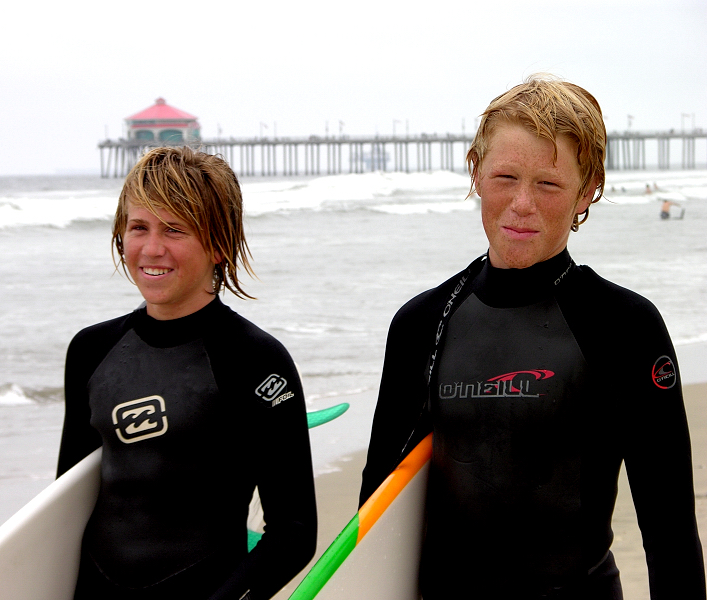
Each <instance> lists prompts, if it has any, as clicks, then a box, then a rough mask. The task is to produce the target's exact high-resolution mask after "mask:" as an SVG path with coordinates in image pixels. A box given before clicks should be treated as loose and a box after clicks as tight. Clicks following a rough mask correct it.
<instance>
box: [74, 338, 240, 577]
mask: <svg viewBox="0 0 707 600" xmlns="http://www.w3.org/2000/svg"><path fill="white" fill-rule="evenodd" d="M88 387H89V404H90V407H91V425H92V426H93V427H95V428H96V429H97V430H98V431H99V432H100V434H101V436H102V438H103V459H102V465H101V474H102V483H101V490H100V492H99V497H98V501H97V504H96V508H95V510H94V512H93V515H92V517H91V520H90V522H89V525H88V527H87V538H86V539H87V542H88V544H89V546H88V547H89V549H90V553H91V555H92V556H93V558H94V560H96V562H97V563H98V564H99V565H101V566H102V568H103V569H104V571H105V572H106V573H107V574H108V575H109V576H110V577H111V578H112V579H113V580H114V581H119V582H120V581H123V580H126V581H127V580H130V581H132V582H133V583H138V584H145V585H146V584H148V583H152V582H154V581H158V580H160V579H161V578H163V577H166V576H168V575H170V574H172V573H174V572H176V571H178V570H180V569H182V568H185V567H187V566H189V565H190V564H193V563H194V562H196V561H197V560H199V559H200V558H202V557H203V556H205V555H207V554H209V553H210V552H211V551H213V548H214V547H216V546H217V545H218V544H219V543H220V542H219V539H220V538H221V537H223V536H225V535H227V533H226V532H228V531H229V530H231V528H232V527H233V525H232V523H230V522H224V521H223V519H221V520H220V521H216V516H217V515H219V514H221V515H223V514H228V510H227V508H226V507H227V506H228V505H229V504H231V503H233V502H234V499H233V498H232V497H231V496H230V493H229V489H228V486H227V485H226V482H228V481H230V479H229V478H226V477H225V476H224V473H223V471H222V470H221V469H220V465H221V464H222V462H221V461H220V460H215V458H216V457H218V456H219V452H223V448H224V447H225V445H226V443H231V444H233V442H234V439H233V438H234V436H233V432H232V429H233V426H234V424H233V423H229V422H228V415H227V414H226V413H225V411H224V406H223V401H222V400H221V398H220V396H219V393H218V388H217V385H216V381H215V379H214V376H213V373H212V371H211V365H210V361H209V358H208V355H207V353H206V350H205V348H204V344H203V342H202V341H201V340H195V341H193V342H188V343H185V344H182V345H179V346H175V347H169V348H157V347H152V346H150V345H148V344H147V343H146V342H144V341H143V340H142V339H141V338H140V337H139V336H138V335H137V334H136V333H135V332H134V330H129V331H128V332H127V333H126V334H125V335H124V336H123V338H122V339H121V340H120V342H118V344H116V345H115V346H114V347H113V349H112V350H111V351H110V352H109V353H108V354H107V355H106V358H105V359H104V360H103V362H102V363H101V364H100V365H99V367H98V368H97V369H96V371H95V372H94V374H93V376H92V377H91V380H90V381H89V386H88ZM219 482H223V483H222V484H220V483H219ZM219 488H221V489H219ZM205 489H211V490H212V493H211V494H204V493H203V490H205ZM241 517H242V515H235V516H234V519H239V518H241ZM242 518H244V517H242ZM239 522H241V523H242V521H239ZM105 565H110V569H109V570H108V569H107V568H106V566H105Z"/></svg>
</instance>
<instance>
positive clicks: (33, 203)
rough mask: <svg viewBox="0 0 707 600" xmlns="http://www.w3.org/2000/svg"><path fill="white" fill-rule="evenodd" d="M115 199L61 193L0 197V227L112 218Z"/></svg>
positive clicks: (102, 196) (54, 224) (46, 224)
mask: <svg viewBox="0 0 707 600" xmlns="http://www.w3.org/2000/svg"><path fill="white" fill-rule="evenodd" d="M116 202H117V198H115V197H111V196H105V195H95V196H94V195H90V194H76V193H73V192H72V193H70V194H66V193H64V194H62V193H58V192H51V193H47V194H45V195H42V196H39V195H34V196H25V197H19V198H7V197H5V198H0V228H7V227H21V226H49V227H66V226H68V225H70V224H71V223H75V222H78V221H97V220H99V221H102V220H108V219H112V218H113V215H114V214H115V207H116Z"/></svg>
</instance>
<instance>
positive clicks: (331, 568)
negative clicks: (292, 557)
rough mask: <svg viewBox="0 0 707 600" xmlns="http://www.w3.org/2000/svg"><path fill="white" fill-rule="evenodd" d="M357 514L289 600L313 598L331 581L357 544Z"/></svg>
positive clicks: (308, 599)
mask: <svg viewBox="0 0 707 600" xmlns="http://www.w3.org/2000/svg"><path fill="white" fill-rule="evenodd" d="M358 528H359V521H358V513H356V514H355V515H354V517H353V519H351V520H350V521H349V523H348V525H346V527H344V529H343V530H342V531H341V533H340V534H339V535H338V536H336V539H335V540H334V541H333V542H332V544H331V546H329V547H328V548H327V549H326V551H325V552H324V554H322V556H321V557H320V559H319V560H318V561H317V562H316V564H315V565H314V566H313V567H312V570H311V571H310V572H309V573H307V576H306V577H305V578H304V579H303V580H302V582H301V583H300V584H299V585H298V586H297V589H296V590H295V591H294V592H293V594H292V595H291V596H290V600H310V599H311V598H314V597H315V596H316V595H317V594H318V593H319V591H320V590H321V589H322V588H323V587H324V584H325V583H326V582H327V581H329V579H331V576H332V575H333V574H334V572H335V571H336V570H337V569H338V568H339V567H340V566H341V563H343V562H344V560H346V557H347V556H348V555H349V554H351V551H352V550H353V549H354V548H355V547H356V544H357V543H358Z"/></svg>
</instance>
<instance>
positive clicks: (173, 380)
mask: <svg viewBox="0 0 707 600" xmlns="http://www.w3.org/2000/svg"><path fill="white" fill-rule="evenodd" d="M217 397H218V388H217V386H216V381H215V379H214V376H213V373H212V372H211V366H210V363H209V358H208V355H207V354H206V350H205V349H204V345H203V343H202V342H201V341H200V340H196V341H194V342H189V343H187V344H183V345H180V346H176V347H173V348H155V347H152V346H149V345H148V344H147V343H145V342H144V341H143V340H142V339H140V337H139V336H138V335H137V334H136V333H135V331H134V330H129V331H128V332H127V333H126V334H125V335H124V336H123V338H122V339H121V340H120V342H119V343H118V344H116V346H115V347H114V348H113V349H112V350H111V351H110V352H109V353H108V355H107V356H106V358H105V359H104V360H103V362H102V363H101V364H100V365H99V367H98V369H96V371H95V373H94V374H93V376H92V377H91V380H90V382H89V398H90V407H91V425H92V426H93V427H95V428H96V429H97V430H98V431H99V432H100V433H101V436H102V438H103V444H104V449H105V448H108V449H109V451H110V449H111V448H119V449H120V450H121V452H123V451H124V450H125V449H126V448H131V449H134V450H135V451H136V452H140V453H141V452H142V450H141V448H142V447H143V445H145V444H148V445H155V444H159V445H170V446H175V448H177V447H179V445H180V444H189V443H190V442H189V440H188V439H187V438H188V437H189V436H192V435H194V431H201V428H200V427H198V425H200V424H201V422H203V421H209V420H211V419H213V418H214V415H213V411H214V410H216V409H217V408H218V401H217ZM204 424H206V423H204ZM211 425H212V426H213V423H211ZM207 429H208V427H207ZM192 450H193V449H192ZM136 467H137V465H136ZM134 477H135V474H134V473H132V474H131V478H133V479H134Z"/></svg>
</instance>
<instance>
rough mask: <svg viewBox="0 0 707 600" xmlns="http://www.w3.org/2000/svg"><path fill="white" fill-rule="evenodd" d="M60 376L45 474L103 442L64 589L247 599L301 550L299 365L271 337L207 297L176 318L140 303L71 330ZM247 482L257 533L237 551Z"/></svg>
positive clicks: (306, 545)
mask: <svg viewBox="0 0 707 600" xmlns="http://www.w3.org/2000/svg"><path fill="white" fill-rule="evenodd" d="M65 386H66V388H65V389H66V416H65V422H64V431H63V435H62V443H61V451H60V455H59V468H58V474H59V475H61V474H62V473H63V472H65V471H66V470H67V469H69V468H70V467H72V466H73V465H74V464H76V463H77V462H78V461H79V460H81V459H82V458H83V457H84V456H86V455H87V454H88V453H90V452H91V451H92V450H93V449H95V448H97V447H98V446H100V445H101V444H102V445H103V459H102V464H101V490H100V493H99V497H98V502H97V504H96V508H95V509H94V511H93V514H92V516H91V519H90V521H89V524H88V526H87V528H86V532H85V535H84V540H83V557H82V566H81V573H80V575H79V585H78V588H77V598H108V597H115V598H126V599H128V598H129V599H132V598H136V599H137V598H139V599H143V598H144V599H150V600H153V599H161V598H185V599H186V598H189V599H190V600H197V599H202V598H203V599H207V598H208V599H210V600H211V599H213V600H216V599H218V600H221V599H226V598H229V599H230V598H232V599H234V600H238V599H240V598H241V597H244V598H248V599H252V600H259V599H263V598H269V597H271V596H272V595H273V594H274V593H275V592H277V590H279V589H280V588H281V587H282V586H283V585H284V584H285V583H286V582H287V581H289V580H290V579H291V578H292V577H293V576H294V575H295V574H296V573H297V572H298V571H299V570H300V569H302V568H303V567H304V566H305V565H306V564H307V562H308V561H309V559H310V558H311V557H312V555H313V554H314V549H315V545H316V530H317V520H316V508H315V498H314V485H313V477H312V461H311V453H310V446H309V435H308V431H307V423H306V413H305V405H304V397H303V393H302V388H301V384H300V380H299V376H298V374H297V371H296V368H295V366H294V363H293V362H292V359H291V358H290V356H289V354H288V353H287V351H286V350H285V348H284V347H283V346H282V345H281V344H280V343H279V342H278V341H277V340H275V339H274V338H273V337H272V336H270V335H268V334H267V333H265V332H263V331H262V330H260V329H259V328H257V327H256V326H255V325H253V324H252V323H250V322H249V321H247V320H246V319H244V318H242V317H240V316H239V315H238V314H236V313H235V312H233V311H232V310H231V309H230V308H228V307H227V306H226V305H224V304H223V303H222V302H221V300H220V299H219V298H215V299H214V300H213V301H212V302H210V303H209V304H208V305H207V306H206V307H205V308H203V309H201V310H200V311H198V312H196V313H194V314H192V315H189V316H187V317H184V318H181V319H175V320H170V321H158V320H155V319H153V318H151V317H149V316H148V315H147V313H146V310H145V309H144V308H143V309H139V310H137V311H135V312H133V313H131V314H129V315H126V316H123V317H120V318H118V319H114V320H112V321H108V322H105V323H101V324H98V325H95V326H93V327H89V328H87V329H84V330H83V331H81V332H80V333H79V334H78V335H77V336H76V337H75V338H74V340H73V341H72V342H71V345H70V346H69V350H68V353H67V361H66V382H65ZM256 485H257V487H258V490H259V492H260V497H261V501H262V506H263V510H264V513H265V521H266V533H265V535H264V536H263V538H262V539H261V541H260V542H259V543H258V545H257V546H256V547H255V549H254V550H253V551H252V552H251V553H250V554H249V553H248V552H247V528H246V520H247V515H248V504H249V502H250V499H251V496H252V494H253V490H254V488H255V486H256ZM248 590H250V592H249V594H250V595H247V593H248ZM111 594H112V595H111Z"/></svg>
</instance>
